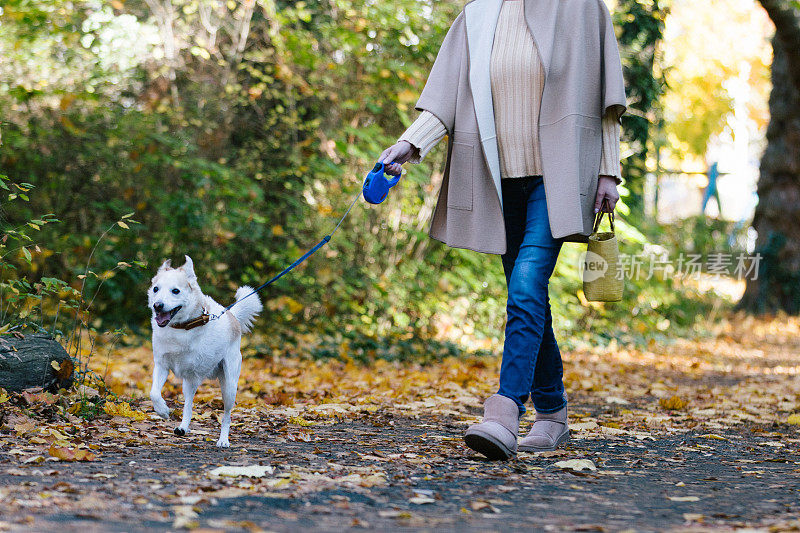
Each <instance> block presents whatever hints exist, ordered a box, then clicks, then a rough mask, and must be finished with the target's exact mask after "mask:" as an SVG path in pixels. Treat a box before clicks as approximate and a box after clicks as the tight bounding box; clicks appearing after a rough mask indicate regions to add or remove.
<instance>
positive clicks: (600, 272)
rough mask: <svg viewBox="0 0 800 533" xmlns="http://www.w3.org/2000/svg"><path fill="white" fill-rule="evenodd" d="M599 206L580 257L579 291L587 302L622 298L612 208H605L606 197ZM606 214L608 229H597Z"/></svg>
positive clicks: (612, 300) (615, 300)
mask: <svg viewBox="0 0 800 533" xmlns="http://www.w3.org/2000/svg"><path fill="white" fill-rule="evenodd" d="M603 208H604V209H601V210H600V212H599V213H597V214H596V215H595V219H594V229H593V230H592V234H591V235H590V236H589V244H588V246H587V248H586V255H585V256H584V260H583V293H584V295H585V296H586V299H587V300H589V301H590V302H618V301H620V300H622V285H623V276H622V272H621V270H620V264H619V243H618V242H617V236H616V234H615V232H614V211H613V209H610V208H608V202H607V200H606V199H603ZM606 209H607V210H606ZM606 213H608V221H609V223H610V225H611V231H602V232H599V231H598V229H600V222H601V221H602V220H603V215H604V214H606Z"/></svg>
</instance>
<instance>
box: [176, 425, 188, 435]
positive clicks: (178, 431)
mask: <svg viewBox="0 0 800 533" xmlns="http://www.w3.org/2000/svg"><path fill="white" fill-rule="evenodd" d="M187 433H189V430H188V429H183V428H182V427H180V426H178V427H176V428H175V434H176V435H177V436H179V437H183V436H184V435H186V434H187Z"/></svg>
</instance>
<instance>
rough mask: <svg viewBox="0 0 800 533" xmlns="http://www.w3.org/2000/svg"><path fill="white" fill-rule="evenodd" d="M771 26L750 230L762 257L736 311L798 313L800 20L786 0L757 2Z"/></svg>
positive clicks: (799, 294) (799, 256)
mask: <svg viewBox="0 0 800 533" xmlns="http://www.w3.org/2000/svg"><path fill="white" fill-rule="evenodd" d="M761 4H762V5H763V6H764V8H765V9H766V10H767V13H768V14H769V16H770V18H771V19H772V21H773V22H774V23H775V35H774V36H773V38H772V50H773V60H772V93H771V94H770V97H769V110H770V123H769V126H768V127H767V148H766V150H765V151H764V155H763V156H762V158H761V169H760V171H761V175H760V177H759V180H758V206H757V207H756V212H755V216H754V218H753V227H754V228H755V229H756V231H757V232H758V239H757V240H756V252H757V253H759V254H761V259H760V264H759V272H758V277H757V279H748V281H747V289H746V291H745V294H744V296H743V297H742V300H741V301H740V302H739V307H741V308H743V309H746V310H748V311H751V312H755V313H768V312H775V311H778V310H783V311H786V312H789V313H792V314H797V313H798V312H800V18H798V14H797V11H798V10H797V9H796V8H794V7H792V6H791V5H790V4H791V2H790V0H761Z"/></svg>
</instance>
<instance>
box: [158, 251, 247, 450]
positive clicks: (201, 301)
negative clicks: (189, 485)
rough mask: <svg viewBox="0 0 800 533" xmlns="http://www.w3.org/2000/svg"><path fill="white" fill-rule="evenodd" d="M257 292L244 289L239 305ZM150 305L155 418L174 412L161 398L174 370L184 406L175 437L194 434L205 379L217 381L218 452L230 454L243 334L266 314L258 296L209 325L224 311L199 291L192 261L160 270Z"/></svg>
mask: <svg viewBox="0 0 800 533" xmlns="http://www.w3.org/2000/svg"><path fill="white" fill-rule="evenodd" d="M252 290H253V289H252V288H250V287H246V286H245V287H240V288H239V290H237V291H236V301H237V302H238V301H239V300H242V298H244V297H245V296H246V295H247V294H249V293H250V292H251V291H252ZM148 302H149V307H150V309H151V310H152V311H153V319H152V321H151V322H152V326H153V360H154V362H155V368H154V369H153V388H152V389H151V390H150V399H151V400H152V402H153V408H154V409H155V412H156V413H158V415H159V416H161V417H162V418H166V419H168V418H169V412H170V411H169V408H168V407H167V404H166V402H165V401H164V398H162V397H161V389H162V388H163V387H164V383H166V381H167V377H168V376H169V371H170V370H172V372H173V373H174V374H175V376H176V377H178V378H180V379H182V380H183V400H184V404H183V418H182V420H181V425H180V426H178V427H177V428H175V434H176V435H178V436H183V435H185V434H186V433H187V432H188V431H189V421H190V420H191V419H192V401H193V400H194V395H195V393H196V392H197V388H198V387H199V386H200V384H201V383H202V382H203V381H204V380H205V379H207V378H212V377H213V378H217V379H218V380H219V384H220V388H221V389H222V402H223V404H224V406H225V414H224V415H223V417H222V430H221V431H220V435H219V440H218V441H217V446H221V447H223V448H227V447H228V446H230V443H229V442H228V434H229V432H230V427H231V409H233V404H234V402H235V401H236V388H237V386H238V383H239V372H240V370H241V368H242V352H241V351H240V344H241V340H242V332H245V333H247V332H249V331H250V327H251V326H252V324H253V319H254V318H255V317H256V316H257V315H258V313H259V312H260V311H261V309H262V306H261V301H260V300H259V299H258V295H255V294H253V295H252V296H250V297H249V298H246V299H244V300H243V301H241V302H240V303H237V304H236V305H235V306H233V307H232V308H231V310H230V311H228V312H227V313H225V314H223V315H222V316H221V317H219V318H218V319H216V320H209V319H208V317H209V315H219V314H220V313H221V312H222V311H223V309H224V308H223V306H221V305H220V304H218V303H217V302H215V301H214V300H213V299H211V298H210V297H209V296H206V295H204V294H203V292H202V291H201V290H200V286H199V285H198V284H197V276H196V275H195V273H194V265H193V263H192V259H191V258H190V257H189V256H188V255H187V256H186V263H185V264H184V265H183V266H181V267H178V268H172V267H171V266H170V262H169V260H167V261H165V262H164V264H163V265H161V268H159V269H158V272H157V273H156V275H155V277H154V278H153V281H152V284H151V286H150V290H149V291H148Z"/></svg>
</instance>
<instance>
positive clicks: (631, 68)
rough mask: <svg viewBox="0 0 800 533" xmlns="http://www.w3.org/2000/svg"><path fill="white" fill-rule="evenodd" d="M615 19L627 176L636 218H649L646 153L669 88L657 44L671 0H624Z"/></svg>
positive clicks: (624, 171) (660, 123)
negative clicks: (622, 80) (622, 86)
mask: <svg viewBox="0 0 800 533" xmlns="http://www.w3.org/2000/svg"><path fill="white" fill-rule="evenodd" d="M617 5H618V8H617V10H616V11H615V12H614V17H613V18H614V24H615V26H616V27H617V28H619V31H618V33H617V40H618V42H619V47H620V57H621V59H622V67H623V74H624V77H625V91H626V93H627V94H626V96H627V99H628V111H627V112H626V113H625V114H624V115H623V116H622V128H621V129H622V138H623V140H624V141H625V142H627V144H628V147H629V149H630V150H631V151H632V153H631V154H630V155H629V156H628V157H626V158H625V159H624V160H623V161H622V175H623V177H624V178H625V181H626V184H627V187H628V189H629V190H630V195H629V198H628V199H627V202H628V205H629V206H630V207H631V211H632V213H633V217H634V220H632V222H634V223H636V224H638V223H639V222H644V218H645V217H644V203H643V202H644V200H643V199H644V182H645V174H646V172H647V166H646V161H647V154H648V153H653V145H652V140H651V137H653V135H654V133H655V132H657V131H659V130H660V129H661V128H662V126H663V110H662V109H661V106H660V105H659V99H660V98H661V97H662V96H663V95H664V93H665V91H666V82H665V79H664V73H663V72H661V71H660V70H659V69H658V66H659V65H660V58H661V53H660V51H659V49H658V43H659V42H660V41H661V40H662V37H663V35H664V25H665V22H666V18H667V15H668V14H669V8H670V5H671V1H670V0H619V2H618V4H617Z"/></svg>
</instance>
